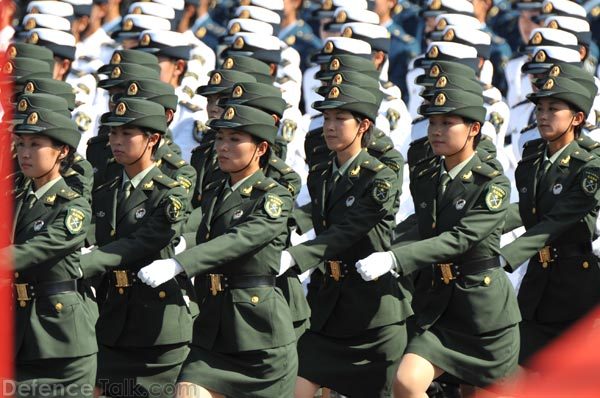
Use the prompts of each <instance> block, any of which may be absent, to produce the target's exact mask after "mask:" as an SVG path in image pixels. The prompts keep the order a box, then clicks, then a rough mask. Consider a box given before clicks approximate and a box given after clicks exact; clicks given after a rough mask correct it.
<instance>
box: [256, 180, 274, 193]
mask: <svg viewBox="0 0 600 398" xmlns="http://www.w3.org/2000/svg"><path fill="white" fill-rule="evenodd" d="M277 185H279V184H277V181H275V180H274V179H272V178H269V177H267V178H265V179H264V180H260V181H256V182H255V183H254V185H253V186H252V187H253V188H256V189H259V190H261V191H264V192H267V191H270V190H271V189H273V188H275V187H276V186H277Z"/></svg>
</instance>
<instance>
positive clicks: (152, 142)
mask: <svg viewBox="0 0 600 398" xmlns="http://www.w3.org/2000/svg"><path fill="white" fill-rule="evenodd" d="M159 142H160V134H158V133H154V134H152V135H151V136H150V137H149V138H148V145H150V146H151V147H154V146H156V145H158V143H159Z"/></svg>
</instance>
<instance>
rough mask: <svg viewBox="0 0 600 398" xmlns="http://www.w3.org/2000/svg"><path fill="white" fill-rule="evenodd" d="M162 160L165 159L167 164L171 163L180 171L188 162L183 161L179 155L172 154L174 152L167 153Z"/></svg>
mask: <svg viewBox="0 0 600 398" xmlns="http://www.w3.org/2000/svg"><path fill="white" fill-rule="evenodd" d="M161 159H163V160H164V161H165V162H167V163H169V164H170V165H172V166H173V167H175V168H176V169H180V168H182V167H183V166H185V165H186V161H185V160H183V159H182V158H180V157H179V156H178V155H177V154H175V153H172V152H167V153H165V154H164V155H163V156H162V157H161Z"/></svg>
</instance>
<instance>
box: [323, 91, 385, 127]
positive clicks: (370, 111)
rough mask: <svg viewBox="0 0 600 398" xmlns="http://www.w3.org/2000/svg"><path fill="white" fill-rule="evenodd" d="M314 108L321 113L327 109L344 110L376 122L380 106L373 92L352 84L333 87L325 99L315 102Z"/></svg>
mask: <svg viewBox="0 0 600 398" xmlns="http://www.w3.org/2000/svg"><path fill="white" fill-rule="evenodd" d="M312 107H313V108H315V109H316V110H319V111H321V112H322V111H324V110H325V109H344V110H347V111H350V112H355V113H358V114H359V115H362V116H364V117H366V118H368V119H370V120H371V121H375V119H376V118H377V110H378V109H379V104H378V103H377V98H375V96H374V95H373V94H372V93H371V92H369V91H367V90H363V89H362V88H359V87H356V86H352V85H350V84H340V85H333V86H331V87H330V88H329V91H328V92H327V94H326V95H325V99H324V100H323V101H315V102H314V103H313V105H312Z"/></svg>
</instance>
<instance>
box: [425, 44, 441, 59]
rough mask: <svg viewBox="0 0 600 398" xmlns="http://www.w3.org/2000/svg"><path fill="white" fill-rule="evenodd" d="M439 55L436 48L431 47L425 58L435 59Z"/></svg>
mask: <svg viewBox="0 0 600 398" xmlns="http://www.w3.org/2000/svg"><path fill="white" fill-rule="evenodd" d="M439 55H440V50H439V48H438V47H437V46H433V47H431V50H429V52H428V53H427V58H437V57H438V56H439Z"/></svg>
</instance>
